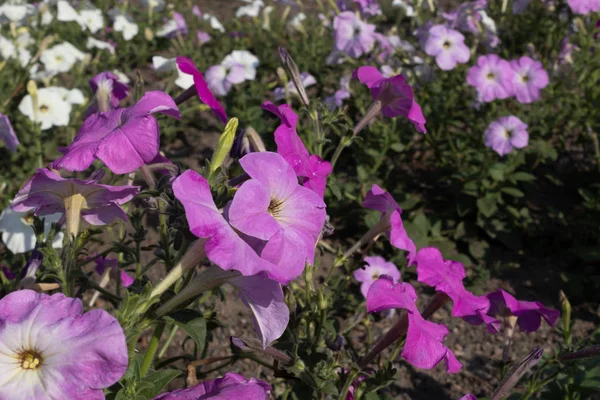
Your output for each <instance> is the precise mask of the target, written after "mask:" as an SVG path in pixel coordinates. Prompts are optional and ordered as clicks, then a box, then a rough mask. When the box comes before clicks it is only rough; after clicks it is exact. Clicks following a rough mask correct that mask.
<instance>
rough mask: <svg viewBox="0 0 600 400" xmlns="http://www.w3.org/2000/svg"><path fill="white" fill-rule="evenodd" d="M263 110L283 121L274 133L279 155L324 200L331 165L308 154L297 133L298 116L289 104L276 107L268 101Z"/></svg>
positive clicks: (305, 184) (304, 183) (303, 182)
mask: <svg viewBox="0 0 600 400" xmlns="http://www.w3.org/2000/svg"><path fill="white" fill-rule="evenodd" d="M262 108H264V109H265V110H267V111H270V112H272V113H273V114H275V115H276V116H277V117H279V119H280V120H281V125H279V127H277V129H276V130H275V133H274V135H275V143H276V144H277V153H279V154H280V155H281V156H282V157H283V158H284V159H285V161H287V162H288V164H290V165H291V166H292V168H293V169H294V171H295V172H296V175H298V176H299V177H301V178H302V184H303V186H304V187H307V188H309V189H311V190H312V191H314V192H315V193H317V194H318V195H319V196H321V198H323V195H324V193H325V186H326V184H327V177H328V176H329V174H331V164H330V163H329V162H327V161H323V160H322V159H321V158H320V157H319V156H317V155H315V154H313V155H311V154H310V153H309V152H308V150H307V149H306V147H305V146H304V143H302V139H300V136H298V133H297V132H296V126H297V125H298V115H296V113H295V112H294V111H293V110H292V108H291V107H290V106H289V105H288V104H282V105H280V106H276V105H275V104H273V103H271V102H269V101H267V102H265V103H264V104H263V105H262Z"/></svg>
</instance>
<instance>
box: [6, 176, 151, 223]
mask: <svg viewBox="0 0 600 400" xmlns="http://www.w3.org/2000/svg"><path fill="white" fill-rule="evenodd" d="M101 177H102V176H101V174H99V175H96V176H93V177H92V178H90V179H88V180H81V179H67V178H63V177H61V176H60V175H58V174H56V173H54V172H52V171H50V170H48V169H45V168H40V169H38V170H37V172H36V173H35V174H34V175H33V177H32V178H31V179H29V180H28V181H27V182H26V183H25V184H24V185H23V187H22V188H21V190H19V192H18V193H17V194H16V196H15V198H14V199H13V201H12V205H11V207H12V209H13V210H14V211H17V212H27V211H33V212H34V214H35V215H37V216H45V215H50V214H54V213H64V212H65V199H68V198H69V197H72V196H76V195H81V196H83V198H84V200H83V204H82V207H81V216H82V217H83V219H85V220H86V221H87V222H88V223H90V224H92V225H106V224H110V223H111V222H112V221H114V220H115V218H120V219H122V220H126V219H127V214H125V211H123V209H122V208H121V205H122V204H124V203H126V202H128V201H129V200H131V199H132V198H133V197H134V196H135V195H136V194H137V193H138V192H139V191H140V188H139V187H137V186H110V185H102V184H100V183H98V181H99V180H100V178H101Z"/></svg>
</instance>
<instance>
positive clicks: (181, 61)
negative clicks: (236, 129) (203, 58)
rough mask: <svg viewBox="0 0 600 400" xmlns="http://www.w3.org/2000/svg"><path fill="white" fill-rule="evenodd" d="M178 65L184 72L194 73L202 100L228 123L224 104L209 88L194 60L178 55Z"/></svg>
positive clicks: (195, 84) (222, 120) (195, 82)
mask: <svg viewBox="0 0 600 400" xmlns="http://www.w3.org/2000/svg"><path fill="white" fill-rule="evenodd" d="M177 66H178V67H179V69H180V70H181V72H183V73H184V74H187V75H192V77H193V78H194V86H195V87H196V92H198V97H200V100H202V102H203V103H204V104H206V105H207V106H209V107H210V108H211V110H212V111H213V112H214V113H215V115H216V116H217V118H219V119H220V120H221V122H223V123H226V122H227V114H226V113H225V110H224V109H223V106H222V105H221V103H219V101H218V100H217V99H216V98H215V96H214V95H213V94H212V92H211V91H210V89H209V88H208V84H207V83H206V80H205V79H204V76H203V75H202V72H200V71H198V69H197V68H196V66H195V65H194V62H193V61H192V60H190V59H189V58H186V57H177ZM207 73H208V72H207Z"/></svg>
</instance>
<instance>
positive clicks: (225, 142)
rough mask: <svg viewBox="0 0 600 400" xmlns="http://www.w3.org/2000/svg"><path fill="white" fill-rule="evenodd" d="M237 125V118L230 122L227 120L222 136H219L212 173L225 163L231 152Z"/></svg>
mask: <svg viewBox="0 0 600 400" xmlns="http://www.w3.org/2000/svg"><path fill="white" fill-rule="evenodd" d="M237 127H238V119H237V118H231V119H230V120H229V122H227V125H226V126H225V130H224V131H223V134H222V135H221V137H219V142H218V143H217V148H216V149H215V152H214V154H213V158H212V161H211V162H210V173H211V175H212V174H213V173H214V172H215V171H216V170H217V169H218V168H219V167H220V166H221V164H223V161H225V157H227V155H228V154H229V151H230V150H231V146H233V139H235V131H236V130H237Z"/></svg>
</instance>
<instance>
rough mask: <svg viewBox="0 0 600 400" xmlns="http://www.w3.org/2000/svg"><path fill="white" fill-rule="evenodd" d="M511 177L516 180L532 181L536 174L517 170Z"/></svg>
mask: <svg viewBox="0 0 600 400" xmlns="http://www.w3.org/2000/svg"><path fill="white" fill-rule="evenodd" d="M510 177H511V179H514V180H515V181H522V182H531V181H533V180H535V176H533V175H531V174H528V173H527V172H515V173H514V174H512V175H511V176H510Z"/></svg>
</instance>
